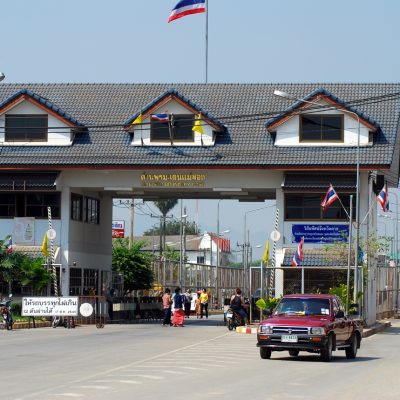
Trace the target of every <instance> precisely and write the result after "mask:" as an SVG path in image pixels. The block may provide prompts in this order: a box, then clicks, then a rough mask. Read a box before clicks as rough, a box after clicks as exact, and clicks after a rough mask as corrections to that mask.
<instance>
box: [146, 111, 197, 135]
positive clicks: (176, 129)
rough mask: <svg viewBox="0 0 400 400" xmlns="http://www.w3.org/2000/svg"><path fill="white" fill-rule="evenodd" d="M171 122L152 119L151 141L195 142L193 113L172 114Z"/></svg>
mask: <svg viewBox="0 0 400 400" xmlns="http://www.w3.org/2000/svg"><path fill="white" fill-rule="evenodd" d="M170 118H171V124H169V123H163V122H159V121H154V120H151V126H150V129H151V136H150V138H151V141H156V142H169V141H170V140H171V135H172V140H173V141H174V142H193V141H194V132H193V131H192V128H193V118H194V116H193V115H191V114H182V115H175V114H174V115H171V116H170Z"/></svg>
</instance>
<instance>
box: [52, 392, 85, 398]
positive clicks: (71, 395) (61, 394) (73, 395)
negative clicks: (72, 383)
mask: <svg viewBox="0 0 400 400" xmlns="http://www.w3.org/2000/svg"><path fill="white" fill-rule="evenodd" d="M54 396H64V397H84V395H83V394H80V393H55V394H54Z"/></svg>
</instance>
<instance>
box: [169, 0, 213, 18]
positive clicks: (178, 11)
mask: <svg viewBox="0 0 400 400" xmlns="http://www.w3.org/2000/svg"><path fill="white" fill-rule="evenodd" d="M203 12H206V0H181V1H179V2H178V4H177V5H176V6H175V7H174V8H173V10H172V11H171V14H170V16H169V19H168V22H172V21H174V20H175V19H178V18H182V17H185V16H186V15H190V14H198V13H203Z"/></svg>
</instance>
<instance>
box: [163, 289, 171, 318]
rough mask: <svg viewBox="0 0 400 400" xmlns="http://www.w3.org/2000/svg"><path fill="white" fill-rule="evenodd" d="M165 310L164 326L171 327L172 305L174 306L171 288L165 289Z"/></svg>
mask: <svg viewBox="0 0 400 400" xmlns="http://www.w3.org/2000/svg"><path fill="white" fill-rule="evenodd" d="M162 303H163V310H164V320H163V324H162V326H170V325H171V305H172V297H171V291H170V290H169V288H166V289H165V293H164V295H163V297H162Z"/></svg>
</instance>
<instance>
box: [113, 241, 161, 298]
mask: <svg viewBox="0 0 400 400" xmlns="http://www.w3.org/2000/svg"><path fill="white" fill-rule="evenodd" d="M145 244H146V242H144V241H135V242H133V244H132V247H130V248H129V245H127V244H126V242H124V241H122V240H120V239H117V240H116V241H115V242H114V243H113V249H112V263H113V271H116V272H119V273H121V274H122V276H123V278H124V285H125V289H127V290H138V289H149V288H150V287H151V286H152V284H153V279H154V276H153V271H152V270H151V258H152V256H151V255H150V254H146V253H144V252H142V251H141V249H142V247H143V246H144V245H145Z"/></svg>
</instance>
